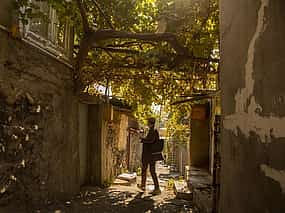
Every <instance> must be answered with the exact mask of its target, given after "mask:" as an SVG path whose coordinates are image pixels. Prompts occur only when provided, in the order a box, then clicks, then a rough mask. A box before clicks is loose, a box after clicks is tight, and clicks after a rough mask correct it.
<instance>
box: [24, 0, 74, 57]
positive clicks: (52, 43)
mask: <svg viewBox="0 0 285 213" xmlns="http://www.w3.org/2000/svg"><path fill="white" fill-rule="evenodd" d="M31 2H32V3H33V4H35V5H36V6H37V9H34V11H35V15H34V16H33V17H32V18H30V19H29V23H28V25H27V26H25V30H24V36H25V38H26V39H28V40H30V41H32V42H35V43H36V44H38V45H40V46H42V47H43V48H45V49H47V50H49V51H50V52H52V53H54V54H57V56H59V55H60V56H62V57H63V58H66V59H70V58H71V55H72V54H71V44H72V43H71V37H72V29H71V26H70V24H69V23H68V21H61V22H60V21H59V19H58V17H57V14H56V10H55V9H54V8H52V7H51V6H50V5H48V3H47V2H46V1H41V0H31Z"/></svg>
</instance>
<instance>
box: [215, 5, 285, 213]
mask: <svg viewBox="0 0 285 213" xmlns="http://www.w3.org/2000/svg"><path fill="white" fill-rule="evenodd" d="M284 9H285V2H284V0H274V1H273V0H256V1H247V0H240V1H236V0H221V1H220V11H221V18H220V20H221V62H222V63H221V71H222V76H221V86H222V110H223V112H222V115H223V132H222V139H221V142H222V147H221V148H222V153H221V156H222V168H221V169H222V172H221V177H222V179H221V200H220V212H221V213H228V212H231V213H252V212H259V213H269V212H274V213H281V212H285V202H284V200H285V152H284V150H285V96H284V94H285V84H284V78H285V73H284V69H285V68H284V67H285V39H284V38H285V23H284V20H285V13H284Z"/></svg>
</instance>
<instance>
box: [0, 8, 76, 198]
mask: <svg viewBox="0 0 285 213" xmlns="http://www.w3.org/2000/svg"><path fill="white" fill-rule="evenodd" d="M3 5H5V4H3ZM3 5H2V6H3ZM1 9H3V8H1ZM1 17H2V16H1ZM7 22H8V21H7ZM0 24H2V26H3V25H4V27H7V28H9V24H7V23H0ZM0 47H1V48H0V91H1V93H2V94H4V95H3V97H5V101H6V102H8V103H9V104H10V105H11V106H13V105H14V104H15V102H16V100H17V99H18V97H20V96H25V95H26V94H29V96H31V97H32V98H33V99H34V100H37V101H38V103H39V104H42V103H48V105H49V107H50V109H49V115H48V116H47V118H46V120H45V122H43V123H41V125H40V126H39V128H40V129H42V139H41V140H42V143H43V151H42V153H40V154H41V155H42V160H45V162H44V163H45V165H46V167H45V168H42V170H41V172H43V173H45V174H44V175H45V176H47V182H46V183H45V185H46V187H47V189H48V195H49V198H60V197H64V196H65V195H69V194H73V193H75V192H77V191H78V190H79V180H78V176H79V175H78V166H79V165H78V162H79V160H78V144H77V125H78V124H77V101H76V98H75V97H74V95H73V80H72V70H71V69H70V68H69V67H68V66H66V65H65V64H63V63H61V62H59V61H58V60H56V59H55V58H53V57H51V56H50V55H47V54H46V53H43V52H42V51H41V50H39V49H38V48H36V47H34V46H32V45H31V44H29V43H26V42H24V41H22V40H20V39H14V38H11V37H10V34H9V33H7V32H6V31H5V30H0ZM1 119H2V118H1Z"/></svg>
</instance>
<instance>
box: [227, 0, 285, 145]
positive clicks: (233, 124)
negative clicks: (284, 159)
mask: <svg viewBox="0 0 285 213" xmlns="http://www.w3.org/2000/svg"><path fill="white" fill-rule="evenodd" d="M269 3H270V1H269V0H261V6H260V8H259V11H258V17H257V25H256V30H255V33H254V35H253V37H252V39H251V41H250V44H249V48H248V55H247V62H246V64H245V88H242V89H240V90H239V91H238V92H237V94H236V95H235V101H236V109H235V114H232V115H229V116H226V117H225V118H224V128H225V129H229V130H232V131H233V132H234V133H235V134H236V135H237V128H239V129H240V130H241V131H242V133H243V134H245V135H246V136H247V137H248V136H249V132H250V131H254V132H256V133H257V134H258V135H259V136H260V138H261V141H262V142H265V143H270V142H271V141H272V140H271V139H272V138H273V137H275V138H278V137H285V131H284V126H285V118H278V117H273V116H270V117H262V116H260V115H259V113H260V112H262V107H261V106H260V105H258V104H257V103H256V101H255V96H254V95H253V88H254V84H255V80H254V79H253V72H254V60H255V58H254V57H255V52H256V50H255V46H256V42H257V40H258V39H259V38H260V36H261V35H262V34H263V33H264V31H265V30H266V28H267V22H266V17H265V9H266V7H268V5H269ZM248 104H249V105H248Z"/></svg>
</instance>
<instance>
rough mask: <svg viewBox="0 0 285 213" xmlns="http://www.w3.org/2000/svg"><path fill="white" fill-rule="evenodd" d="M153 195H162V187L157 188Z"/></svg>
mask: <svg viewBox="0 0 285 213" xmlns="http://www.w3.org/2000/svg"><path fill="white" fill-rule="evenodd" d="M151 194H152V195H160V194H161V190H160V189H155V190H153V191H152V192H151Z"/></svg>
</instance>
